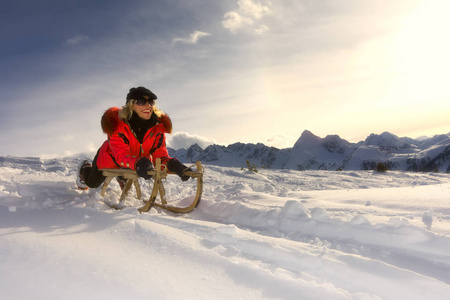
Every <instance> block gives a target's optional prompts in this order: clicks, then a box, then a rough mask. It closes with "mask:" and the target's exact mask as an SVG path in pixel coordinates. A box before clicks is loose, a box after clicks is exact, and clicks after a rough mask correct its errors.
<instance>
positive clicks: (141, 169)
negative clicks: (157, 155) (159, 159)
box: [136, 157, 153, 179]
mask: <svg viewBox="0 0 450 300" xmlns="http://www.w3.org/2000/svg"><path fill="white" fill-rule="evenodd" d="M151 170H153V164H152V162H151V160H150V159H148V158H147V157H143V158H141V159H139V160H138V161H137V162H136V173H137V174H138V176H139V177H142V178H144V179H150V178H152V176H151V175H148V174H147V172H148V171H151Z"/></svg>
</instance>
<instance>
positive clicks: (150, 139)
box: [97, 107, 172, 170]
mask: <svg viewBox="0 0 450 300" xmlns="http://www.w3.org/2000/svg"><path fill="white" fill-rule="evenodd" d="M119 110H120V109H119V108H118V107H111V108H110V109H108V110H107V111H106V112H105V113H104V115H103V117H102V121H101V125H102V129H103V132H105V133H106V134H107V135H108V140H106V141H105V142H104V143H103V145H102V146H101V147H100V150H99V153H98V155H97V167H98V168H99V169H106V168H129V169H132V170H136V162H137V161H138V160H139V159H140V158H142V157H147V158H149V159H150V160H151V161H152V162H153V163H155V159H156V158H161V163H162V164H166V163H167V161H169V160H170V159H171V157H170V156H169V153H168V151H167V148H166V137H165V133H172V121H171V120H170V118H169V116H167V115H165V114H163V115H161V117H159V118H158V123H157V124H156V125H155V126H153V127H151V128H150V129H149V130H148V131H147V133H146V134H145V136H144V139H143V143H142V145H141V143H140V142H139V141H138V139H137V138H136V136H135V135H134V133H133V132H132V131H131V129H130V126H129V125H128V124H127V123H126V122H124V121H123V120H121V119H120V118H119Z"/></svg>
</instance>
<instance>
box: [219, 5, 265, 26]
mask: <svg viewBox="0 0 450 300" xmlns="http://www.w3.org/2000/svg"><path fill="white" fill-rule="evenodd" d="M237 4H238V6H239V8H238V9H237V10H235V11H229V12H226V13H225V15H224V19H223V21H222V26H223V27H224V28H226V29H228V30H230V31H231V32H233V33H235V32H237V31H238V30H241V29H244V28H250V29H251V30H252V31H253V32H254V33H257V34H262V33H263V32H265V31H267V30H268V29H269V28H268V27H267V26H266V25H263V24H259V23H258V22H257V21H258V20H259V19H261V18H262V17H263V16H264V15H266V14H269V13H270V8H269V6H268V5H263V4H262V3H260V2H254V1H253V0H238V1H237Z"/></svg>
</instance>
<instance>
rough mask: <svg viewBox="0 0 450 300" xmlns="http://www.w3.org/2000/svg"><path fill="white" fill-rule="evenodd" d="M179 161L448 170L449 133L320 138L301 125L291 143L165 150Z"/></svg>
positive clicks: (281, 166) (308, 167)
mask: <svg viewBox="0 0 450 300" xmlns="http://www.w3.org/2000/svg"><path fill="white" fill-rule="evenodd" d="M169 152H170V154H171V155H172V156H174V157H177V158H179V159H180V160H182V161H184V162H195V161H197V160H201V161H202V162H205V163H207V164H214V165H219V166H233V167H245V166H246V160H248V161H249V162H250V163H252V164H255V165H256V166H258V167H260V168H273V169H293V170H337V169H342V170H372V169H374V168H375V166H376V165H377V163H379V162H382V163H384V164H386V165H387V166H388V167H389V168H390V169H392V170H404V171H426V172H428V171H436V170H438V171H440V172H450V134H442V135H436V136H434V137H432V138H426V139H412V138H408V137H401V138H400V137H398V136H396V135H394V134H391V133H389V132H383V133H382V134H371V135H370V136H368V137H367V138H366V139H365V140H364V141H361V142H358V143H350V142H348V141H346V140H344V139H341V138H340V137H339V136H338V135H328V136H326V137H325V138H320V137H318V136H316V135H314V134H313V133H311V132H310V131H307V130H305V131H304V132H303V133H302V135H301V136H300V138H299V139H298V140H297V142H296V143H295V144H294V147H293V148H288V149H277V148H274V147H268V146H266V145H264V144H260V143H258V144H243V143H235V144H232V145H229V146H219V145H212V146H209V147H207V148H205V149H202V148H200V147H199V146H198V145H193V146H191V147H189V148H188V149H181V150H173V149H169Z"/></svg>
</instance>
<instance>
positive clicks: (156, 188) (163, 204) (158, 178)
mask: <svg viewBox="0 0 450 300" xmlns="http://www.w3.org/2000/svg"><path fill="white" fill-rule="evenodd" d="M155 167H156V169H155V171H151V172H154V173H155V175H154V177H153V178H154V183H153V189H152V194H151V196H150V199H149V200H148V202H147V203H146V204H145V205H144V206H143V207H141V208H139V209H138V210H139V212H147V211H149V210H150V209H151V208H152V207H153V206H156V207H160V208H162V209H165V210H168V211H171V212H175V213H188V212H191V211H193V210H194V209H195V208H196V207H197V206H198V204H199V203H200V199H201V197H202V192H203V170H204V169H203V166H202V163H201V162H200V161H197V163H196V168H197V169H196V170H195V171H186V172H184V175H187V176H190V177H192V178H195V179H196V180H197V191H196V193H195V197H194V200H193V201H192V203H191V204H190V205H189V206H186V207H178V206H172V205H169V204H168V203H167V201H166V191H165V189H164V185H163V183H162V179H163V178H166V177H167V174H168V173H167V172H166V171H165V170H163V171H160V170H161V166H160V162H159V161H158V160H157V161H156V166H155ZM158 194H159V199H160V202H156V199H157V197H158Z"/></svg>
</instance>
